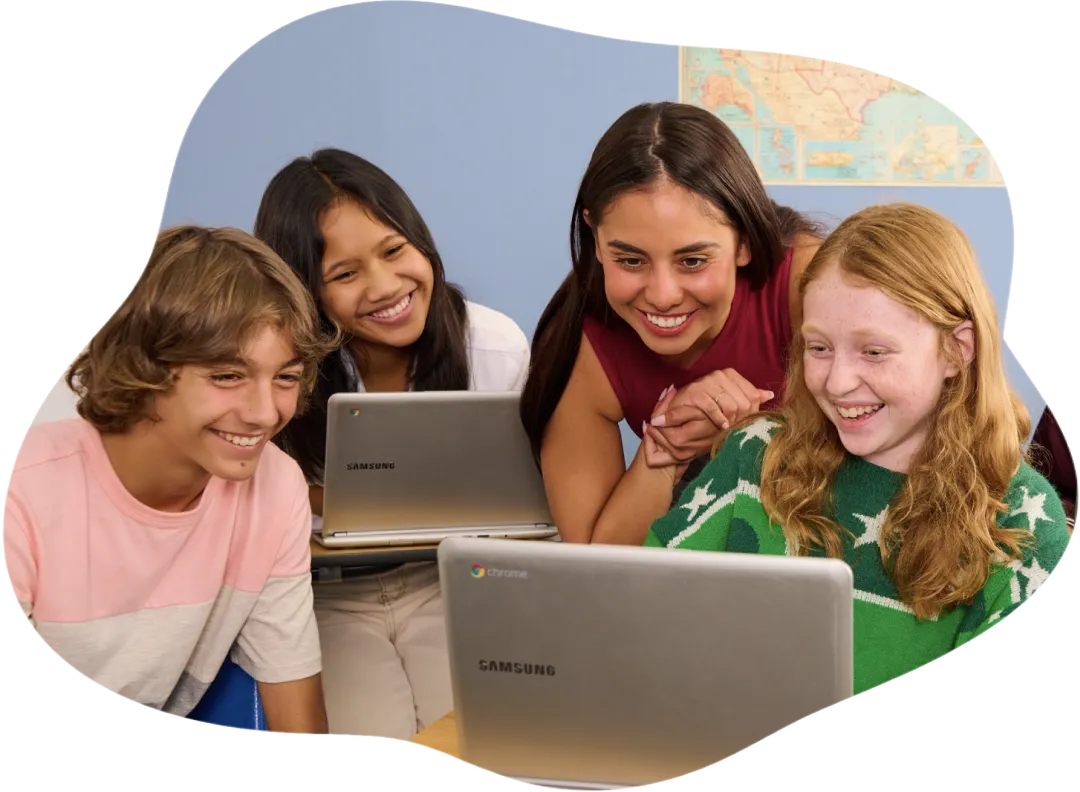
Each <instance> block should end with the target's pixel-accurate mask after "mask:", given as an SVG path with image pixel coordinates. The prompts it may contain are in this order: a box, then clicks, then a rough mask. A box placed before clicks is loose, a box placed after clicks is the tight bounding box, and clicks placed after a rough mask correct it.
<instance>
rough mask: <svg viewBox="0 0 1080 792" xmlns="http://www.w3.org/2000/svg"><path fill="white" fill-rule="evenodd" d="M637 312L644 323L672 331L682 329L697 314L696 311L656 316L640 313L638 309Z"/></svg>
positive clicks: (645, 312) (644, 312)
mask: <svg viewBox="0 0 1080 792" xmlns="http://www.w3.org/2000/svg"><path fill="white" fill-rule="evenodd" d="M638 312H639V313H640V314H641V315H642V316H644V317H645V321H647V322H648V323H649V324H651V325H652V326H653V327H658V328H660V329H661V330H674V329H675V328H676V327H682V326H683V325H684V324H686V323H687V322H688V321H689V320H690V319H691V318H693V316H694V314H695V313H697V311H689V312H688V313H683V314H656V313H649V312H648V311H642V310H641V309H640V308H639V309H638Z"/></svg>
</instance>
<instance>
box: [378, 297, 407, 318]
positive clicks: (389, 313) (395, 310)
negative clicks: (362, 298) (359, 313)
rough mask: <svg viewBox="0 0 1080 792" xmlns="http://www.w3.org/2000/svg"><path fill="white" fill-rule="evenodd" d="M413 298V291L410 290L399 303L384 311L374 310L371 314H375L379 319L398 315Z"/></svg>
mask: <svg viewBox="0 0 1080 792" xmlns="http://www.w3.org/2000/svg"><path fill="white" fill-rule="evenodd" d="M411 299H412V293H411V292H410V293H409V294H406V295H405V296H404V297H402V298H401V300H400V301H399V302H398V303H397V305H392V306H390V307H389V308H386V309H385V310H382V311H373V312H372V313H371V316H374V317H376V318H378V319H392V318H393V317H395V316H397V315H398V314H399V313H401V312H402V311H404V310H405V309H406V308H408V307H409V300H411Z"/></svg>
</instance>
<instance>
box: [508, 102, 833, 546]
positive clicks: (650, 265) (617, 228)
mask: <svg viewBox="0 0 1080 792" xmlns="http://www.w3.org/2000/svg"><path fill="white" fill-rule="evenodd" d="M820 242H821V240H820V233H819V229H818V228H817V227H816V226H814V225H813V224H811V223H809V222H807V221H806V220H805V219H803V218H802V217H801V216H800V215H798V214H797V213H796V212H795V211H793V210H791V209H788V208H784V207H779V206H777V205H776V204H774V203H773V202H772V201H771V200H770V199H769V197H768V195H767V194H766V192H765V188H764V187H763V186H762V183H761V180H760V178H759V177H758V174H757V171H756V170H755V169H754V165H753V163H752V162H751V161H750V158H749V157H748V156H747V154H746V152H745V150H744V149H743V147H742V144H741V143H740V142H739V140H738V139H737V138H736V137H735V135H734V134H733V133H732V132H731V130H730V129H728V128H727V127H726V126H725V125H724V124H723V123H722V122H721V121H720V120H719V119H717V118H716V117H715V116H713V115H712V114H711V113H708V112H707V111H705V110H701V109H699V108H695V107H692V106H689V105H683V104H674V103H670V102H662V103H659V104H646V105H639V106H638V107H635V108H633V109H631V110H629V111H627V112H626V113H624V114H623V116H622V117H621V118H619V119H618V120H617V121H616V122H615V123H614V124H613V125H612V127H611V128H610V129H609V130H608V131H607V132H606V133H605V134H604V136H603V137H602V138H601V139H600V142H599V143H598V144H597V146H596V149H595V151H594V152H593V156H592V160H591V161H590V163H589V166H588V168H587V169H586V171H585V175H584V176H583V178H582V181H581V186H580V188H579V190H578V195H577V200H576V202H575V204H574V212H573V215H572V218H571V223H570V247H571V255H572V258H573V271H572V272H571V273H570V275H569V277H567V279H566V280H565V281H564V282H563V284H562V286H560V287H559V290H558V291H557V292H556V293H555V296H554V297H553V298H552V299H551V302H550V303H549V304H548V306H547V308H546V309H545V310H544V313H543V315H542V316H541V317H540V322H539V324H538V326H537V329H536V333H535V335H534V338H533V347H532V363H531V366H530V373H529V378H528V381H527V383H526V385H525V390H524V392H523V393H522V401H521V416H522V421H523V423H524V425H525V430H526V432H527V433H528V435H529V438H530V441H531V442H532V447H533V452H534V454H536V456H537V460H538V462H539V464H540V466H541V469H542V471H543V474H544V482H545V486H546V488H547V494H548V500H549V502H550V505H551V510H552V514H553V516H554V518H555V523H556V525H558V527H559V533H560V535H561V537H562V539H563V541H567V542H603V543H618V544H636V545H640V544H641V543H642V542H643V541H644V539H645V535H646V533H647V532H648V528H649V525H650V524H651V522H652V520H653V519H655V518H656V517H659V516H660V515H662V514H664V513H665V512H666V511H667V510H668V509H669V508H670V505H671V500H672V493H673V490H674V488H675V486H676V484H677V482H678V481H679V480H680V478H681V477H682V475H683V473H684V472H685V471H686V467H687V465H688V463H690V462H691V461H693V460H694V459H695V458H698V457H701V456H703V455H705V454H707V453H708V451H709V448H710V447H711V445H712V443H713V441H714V440H715V439H716V437H717V436H718V434H719V433H720V432H721V431H723V429H724V428H726V427H727V425H728V424H729V423H733V422H735V421H737V420H739V419H740V418H742V417H743V416H745V415H747V414H750V413H753V412H757V411H758V409H760V408H761V407H763V406H765V405H767V404H769V403H770V402H774V401H778V400H779V399H780V397H781V395H782V394H781V389H782V387H783V382H784V372H785V359H786V352H787V346H788V344H789V342H790V340H791V335H792V326H793V324H794V322H796V321H798V316H799V306H798V305H797V304H795V302H796V299H795V296H796V295H797V289H794V288H792V284H793V283H795V282H796V280H797V278H798V277H799V275H800V273H801V272H802V270H803V268H804V267H805V265H806V264H807V263H808V262H809V260H810V258H811V257H812V256H813V254H814V252H815V251H816V250H817V248H818V246H819V245H820ZM623 419H626V420H627V421H628V422H629V424H630V427H631V428H632V429H633V430H634V431H635V432H636V433H637V434H638V436H639V437H642V439H643V442H642V444H641V446H640V447H639V449H638V452H637V454H636V456H635V457H634V460H633V462H632V463H631V465H630V467H629V469H627V468H626V465H625V462H624V456H623V450H622V439H621V434H620V432H619V422H620V421H622V420H623Z"/></svg>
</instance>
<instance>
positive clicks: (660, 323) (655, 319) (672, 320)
mask: <svg viewBox="0 0 1080 792" xmlns="http://www.w3.org/2000/svg"><path fill="white" fill-rule="evenodd" d="M645 317H646V318H647V319H648V320H649V321H650V322H652V323H653V324H654V325H656V326H657V327H678V326H679V325H681V324H682V323H683V322H685V321H686V320H687V319H688V318H689V317H690V315H689V314H683V315H682V316H657V315H656V314H645Z"/></svg>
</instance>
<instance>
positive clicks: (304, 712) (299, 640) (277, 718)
mask: <svg viewBox="0 0 1080 792" xmlns="http://www.w3.org/2000/svg"><path fill="white" fill-rule="evenodd" d="M263 464H266V460H264V461H263ZM288 466H289V470H288V471H286V473H285V475H284V476H282V478H280V479H278V480H277V481H273V480H272V481H271V482H270V485H269V486H268V487H267V489H266V490H264V493H263V496H264V497H270V498H271V500H272V501H275V502H274V503H271V504H268V507H267V512H266V513H273V512H274V511H277V512H279V513H280V512H284V513H285V516H283V517H282V518H281V519H284V520H286V521H287V525H286V527H285V530H284V531H283V532H282V535H281V540H280V541H281V544H280V547H279V549H278V553H277V558H276V559H275V560H274V563H273V566H272V567H271V569H270V571H269V575H268V576H267V580H266V583H265V584H264V585H263V588H262V591H261V592H259V597H258V599H257V600H256V601H255V605H254V607H253V608H252V610H251V613H250V614H249V615H248V618H247V621H245V622H244V624H243V626H242V627H241V628H240V634H239V635H238V636H237V639H236V644H235V646H234V647H233V659H234V660H235V661H236V663H237V665H239V666H240V667H241V668H243V669H244V670H245V671H247V672H248V674H250V675H251V676H252V677H253V678H254V679H255V680H256V682H258V685H259V695H260V696H261V697H262V699H263V709H264V710H265V712H266V720H267V725H268V726H269V727H270V728H271V729H272V730H274V731H315V732H325V731H326V709H325V704H324V702H323V698H322V682H321V678H320V676H319V674H320V672H321V671H322V654H321V651H320V647H319V632H318V627H317V626H316V623H315V610H314V598H313V595H312V589H311V546H310V540H311V506H310V504H309V502H308V498H309V490H308V485H307V482H306V481H304V477H303V475H302V474H301V473H300V468H299V467H297V466H296V463H294V462H292V461H291V460H289V462H288ZM290 479H291V480H290ZM282 490H284V491H282ZM270 493H272V495H271V494H270ZM273 496H276V497H273ZM275 505H276V506H277V509H274V508H272V507H273V506H275Z"/></svg>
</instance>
